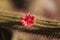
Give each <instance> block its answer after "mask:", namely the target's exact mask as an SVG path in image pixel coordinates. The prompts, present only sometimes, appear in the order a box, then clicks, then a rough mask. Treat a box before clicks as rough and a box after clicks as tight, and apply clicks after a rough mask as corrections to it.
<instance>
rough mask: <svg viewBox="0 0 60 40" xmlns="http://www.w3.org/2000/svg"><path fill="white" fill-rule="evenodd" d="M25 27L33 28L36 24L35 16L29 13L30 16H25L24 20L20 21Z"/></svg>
mask: <svg viewBox="0 0 60 40" xmlns="http://www.w3.org/2000/svg"><path fill="white" fill-rule="evenodd" d="M20 22H21V23H22V25H23V26H28V27H31V26H32V25H33V24H34V16H33V15H31V14H30V12H28V14H26V15H24V17H23V18H22V20H20Z"/></svg>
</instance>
